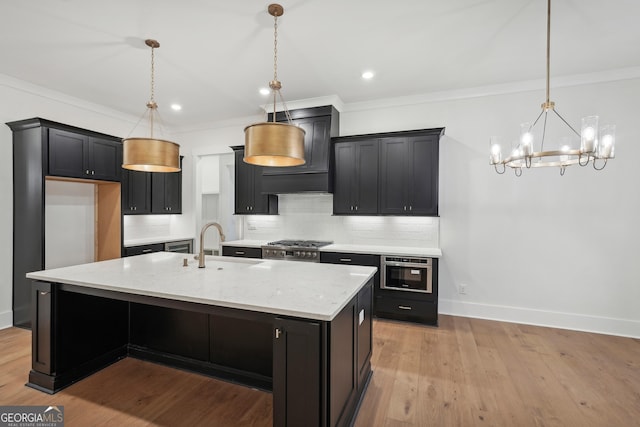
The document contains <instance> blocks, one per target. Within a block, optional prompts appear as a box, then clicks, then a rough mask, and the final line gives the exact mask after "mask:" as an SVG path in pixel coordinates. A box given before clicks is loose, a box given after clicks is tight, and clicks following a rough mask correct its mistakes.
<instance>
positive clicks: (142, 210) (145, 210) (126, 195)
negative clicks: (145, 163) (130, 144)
mask: <svg viewBox="0 0 640 427" xmlns="http://www.w3.org/2000/svg"><path fill="white" fill-rule="evenodd" d="M122 213H123V214H125V215H135V214H138V215H140V214H149V213H151V173H149V172H140V171H132V170H126V169H124V170H123V171H122Z"/></svg>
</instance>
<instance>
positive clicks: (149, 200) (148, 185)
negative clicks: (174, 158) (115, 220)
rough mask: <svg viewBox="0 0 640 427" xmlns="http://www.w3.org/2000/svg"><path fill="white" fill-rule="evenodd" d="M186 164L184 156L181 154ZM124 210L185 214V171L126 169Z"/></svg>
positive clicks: (124, 170) (123, 185)
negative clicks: (183, 209) (183, 199)
mask: <svg viewBox="0 0 640 427" xmlns="http://www.w3.org/2000/svg"><path fill="white" fill-rule="evenodd" d="M180 167H182V157H180ZM122 213H124V214H125V215H148V214H181V213H182V171H180V172H141V171H132V170H126V169H123V171H122Z"/></svg>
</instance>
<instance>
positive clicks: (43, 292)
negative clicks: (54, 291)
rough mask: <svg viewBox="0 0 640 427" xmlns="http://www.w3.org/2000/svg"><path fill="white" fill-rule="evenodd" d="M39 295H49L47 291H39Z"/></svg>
mask: <svg viewBox="0 0 640 427" xmlns="http://www.w3.org/2000/svg"><path fill="white" fill-rule="evenodd" d="M40 295H49V291H40Z"/></svg>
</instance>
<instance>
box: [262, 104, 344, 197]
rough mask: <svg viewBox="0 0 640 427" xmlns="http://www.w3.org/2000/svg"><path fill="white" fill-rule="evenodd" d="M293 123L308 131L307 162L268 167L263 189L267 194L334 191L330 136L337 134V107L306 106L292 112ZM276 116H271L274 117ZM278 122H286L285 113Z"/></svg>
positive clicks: (338, 125) (305, 137) (338, 121)
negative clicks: (288, 165) (297, 164)
mask: <svg viewBox="0 0 640 427" xmlns="http://www.w3.org/2000/svg"><path fill="white" fill-rule="evenodd" d="M290 114H291V118H292V121H293V124H295V125H296V126H300V127H301V128H302V129H304V130H305V136H304V159H305V164H304V165H301V166H292V167H265V168H264V169H263V171H262V175H263V179H262V191H263V192H265V193H272V194H277V193H298V192H305V191H318V192H331V191H332V188H331V179H330V176H331V174H330V170H329V168H330V165H331V162H330V159H331V138H332V137H334V136H337V135H338V131H339V127H340V120H339V113H338V110H336V109H335V107H333V106H331V105H328V106H324V107H313V108H304V109H298V110H292V111H290ZM272 117H273V115H272V114H270V115H269V120H272ZM276 121H278V122H286V121H287V118H286V116H285V114H284V112H279V113H277V114H276Z"/></svg>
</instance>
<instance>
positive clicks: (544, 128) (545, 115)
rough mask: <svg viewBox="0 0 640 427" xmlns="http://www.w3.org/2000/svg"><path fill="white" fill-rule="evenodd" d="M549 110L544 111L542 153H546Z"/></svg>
mask: <svg viewBox="0 0 640 427" xmlns="http://www.w3.org/2000/svg"><path fill="white" fill-rule="evenodd" d="M548 115H549V110H544V122H543V123H542V140H541V141H540V151H544V138H545V136H546V135H547V118H548Z"/></svg>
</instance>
